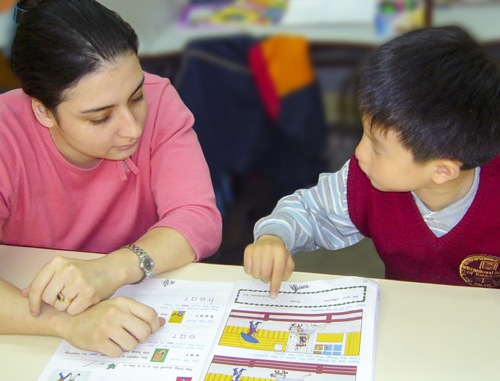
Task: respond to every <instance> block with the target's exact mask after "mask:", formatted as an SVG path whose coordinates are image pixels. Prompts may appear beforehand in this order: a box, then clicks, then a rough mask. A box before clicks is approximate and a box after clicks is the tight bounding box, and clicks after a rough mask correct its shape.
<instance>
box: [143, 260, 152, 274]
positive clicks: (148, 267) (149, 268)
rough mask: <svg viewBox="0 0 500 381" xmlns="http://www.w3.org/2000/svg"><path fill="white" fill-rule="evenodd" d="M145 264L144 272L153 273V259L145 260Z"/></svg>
mask: <svg viewBox="0 0 500 381" xmlns="http://www.w3.org/2000/svg"><path fill="white" fill-rule="evenodd" d="M143 264H144V270H146V271H152V270H153V268H154V265H155V264H154V262H153V259H152V258H150V257H148V258H145V259H144V262H143Z"/></svg>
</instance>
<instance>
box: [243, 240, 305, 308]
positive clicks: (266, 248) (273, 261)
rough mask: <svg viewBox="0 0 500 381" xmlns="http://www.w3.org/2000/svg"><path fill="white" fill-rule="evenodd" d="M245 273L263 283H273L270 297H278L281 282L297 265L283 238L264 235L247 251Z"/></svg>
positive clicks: (247, 248)
mask: <svg viewBox="0 0 500 381" xmlns="http://www.w3.org/2000/svg"><path fill="white" fill-rule="evenodd" d="M244 265H245V272H246V273H247V274H249V275H252V276H253V277H254V278H260V279H262V281H263V282H266V283H269V282H271V288H270V292H269V296H270V297H271V298H272V299H274V298H276V297H277V296H278V292H279V290H280V286H281V282H282V281H283V280H287V279H288V278H290V276H291V275H292V272H293V269H294V267H295V263H294V262H293V259H292V256H291V254H290V252H289V251H288V250H287V249H286V247H285V244H284V243H283V241H282V240H281V238H279V237H277V236H274V235H263V236H261V237H259V239H258V240H257V241H256V242H255V243H252V244H250V245H248V246H247V247H246V249H245V259H244Z"/></svg>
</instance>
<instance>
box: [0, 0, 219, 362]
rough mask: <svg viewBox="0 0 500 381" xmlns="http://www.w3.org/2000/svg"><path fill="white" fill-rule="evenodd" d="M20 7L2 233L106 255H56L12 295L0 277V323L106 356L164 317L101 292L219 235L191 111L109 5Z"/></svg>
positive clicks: (1, 114) (8, 104)
mask: <svg viewBox="0 0 500 381" xmlns="http://www.w3.org/2000/svg"><path fill="white" fill-rule="evenodd" d="M21 5H22V7H23V8H24V9H25V10H26V12H23V17H22V19H21V21H20V23H19V26H18V29H17V32H16V36H15V38H14V43H13V47H12V53H11V62H12V68H13V70H14V73H15V74H16V76H17V77H18V78H19V80H20V82H21V84H22V91H21V90H14V91H11V92H9V93H6V94H3V95H1V96H0V134H1V135H2V138H1V139H0V148H1V149H0V151H1V152H0V178H1V179H2V181H1V183H0V226H1V236H0V239H1V241H2V243H4V244H9V245H22V246H33V247H43V248H54V249H63V250H76V251H89V252H98V253H107V255H106V256H103V257H102V258H99V259H95V260H89V261H83V260H75V259H68V258H63V257H58V258H56V259H54V260H53V261H51V262H50V263H48V264H46V265H45V267H44V268H43V269H42V270H41V271H40V272H39V273H38V275H37V276H36V277H35V279H34V280H33V282H32V283H31V285H30V287H29V288H26V289H24V290H22V292H19V290H18V289H17V288H15V287H14V286H12V285H11V284H9V283H7V282H5V281H0V295H1V298H2V302H3V303H2V305H4V306H9V307H8V308H3V309H2V312H1V313H0V327H1V328H0V333H2V334H41V335H55V336H59V337H62V338H64V339H66V340H67V341H69V342H70V343H71V344H73V345H75V346H77V347H79V348H82V349H88V350H93V351H99V352H102V353H104V354H106V355H108V356H111V357H116V356H119V355H120V354H121V352H122V350H132V349H133V348H135V346H136V345H137V343H138V342H144V341H146V340H147V338H148V337H149V335H150V334H151V333H154V332H156V330H158V328H159V327H160V325H162V324H164V319H160V318H158V316H157V314H156V312H155V311H154V310H152V309H151V308H149V307H147V306H145V305H143V304H141V303H138V302H136V301H134V300H131V299H127V298H116V299H111V300H108V298H109V297H110V296H111V295H112V294H113V293H114V292H115V291H116V290H117V289H118V288H119V287H121V286H123V285H126V284H131V283H132V284H133V283H140V282H141V281H144V280H146V279H148V278H149V277H150V276H151V275H153V274H157V273H161V272H165V271H169V270H173V269H176V268H179V267H181V266H184V265H185V264H187V263H189V262H192V261H195V260H200V259H202V258H205V257H207V256H209V255H211V254H213V253H214V252H215V251H216V250H217V248H218V246H219V244H220V241H221V230H222V229H221V217H220V214H219V212H218V210H217V208H216V206H215V197H214V194H213V190H212V185H211V182H210V177H209V172H208V168H207V165H206V162H205V160H204V157H203V154H202V151H201V149H200V146H199V144H198V141H197V138H196V135H195V133H194V131H193V130H192V128H191V126H192V124H193V117H192V115H191V113H190V112H189V111H188V110H187V108H186V107H185V106H184V104H183V103H182V101H181V100H180V98H179V97H178V95H177V93H176V92H175V90H174V89H173V88H172V86H171V85H170V83H169V81H168V80H166V79H162V78H159V77H156V76H152V75H149V74H147V73H144V72H143V71H142V70H141V66H140V64H139V60H138V58H137V50H138V42H137V36H136V34H135V32H134V31H133V30H132V28H131V27H130V26H129V25H128V24H127V23H125V22H124V21H123V20H122V19H121V18H120V17H119V16H118V15H117V14H115V13H114V12H112V11H110V10H108V9H107V8H105V7H104V6H102V5H101V4H99V3H98V2H96V1H93V0H45V1H43V0H42V1H25V2H23V3H22V4H21ZM124 246H125V247H124ZM83 321H85V322H87V324H80V323H81V322H83ZM89 322H90V324H88V323H89Z"/></svg>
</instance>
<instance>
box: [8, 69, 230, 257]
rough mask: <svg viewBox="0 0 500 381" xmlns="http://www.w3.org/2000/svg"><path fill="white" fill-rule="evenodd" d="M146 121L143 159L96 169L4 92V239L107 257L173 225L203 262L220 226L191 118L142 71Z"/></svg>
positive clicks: (26, 104) (17, 93)
mask: <svg viewBox="0 0 500 381" xmlns="http://www.w3.org/2000/svg"><path fill="white" fill-rule="evenodd" d="M145 78H146V81H145V83H144V88H145V91H146V95H147V102H148V117H147V120H146V126H145V128H144V132H143V134H142V136H141V139H140V143H139V148H138V150H137V152H136V153H135V154H134V155H133V156H132V157H131V158H129V159H126V160H125V161H111V160H104V159H103V160H101V161H100V162H99V164H98V165H97V166H95V167H94V168H91V169H82V168H78V167H75V166H74V165H72V164H70V163H68V162H67V161H66V160H65V159H64V157H63V156H62V155H61V153H60V152H59V151H58V150H57V148H56V146H55V145H54V143H53V141H52V138H51V136H50V133H49V131H48V130H47V128H45V127H43V126H41V125H40V124H39V123H38V121H37V120H36V118H35V117H34V115H33V111H32V109H31V98H30V97H28V96H27V95H26V94H24V93H23V92H22V91H21V90H14V91H11V92H8V93H6V94H3V95H0V135H1V138H0V228H1V230H0V239H1V241H2V243H4V244H8V245H20V246H33V247H42V248H54V249H63V250H75V251H88V252H97V253H109V252H111V251H113V250H116V249H118V248H119V247H120V246H122V245H124V244H128V243H132V242H134V241H135V240H137V239H138V238H139V237H141V236H142V235H143V234H144V233H146V232H147V231H148V230H149V229H151V228H153V227H159V226H163V227H170V228H173V229H175V230H177V231H178V232H179V233H181V234H182V235H183V236H184V237H185V238H186V239H187V240H188V241H189V242H190V244H191V245H192V246H193V248H194V249H195V251H196V253H197V259H198V260H199V259H202V258H205V257H208V256H210V255H212V254H213V253H214V252H215V251H216V250H217V248H218V247H219V245H220V242H221V237H222V222H221V216H220V213H219V211H218V210H217V208H216V205H215V197H214V193H213V188H212V184H211V181H210V175H209V171H208V167H207V164H206V162H205V159H204V156H203V153H202V151H201V148H200V145H199V143H198V139H197V137H196V134H195V132H194V130H193V129H192V128H191V126H192V125H193V121H194V119H193V116H192V114H191V113H190V111H189V110H188V109H187V108H186V106H185V105H184V104H183V103H182V101H181V99H180V98H179V96H178V94H177V92H176V91H175V89H174V88H173V87H172V85H171V84H170V82H169V80H168V79H164V78H160V77H157V76H153V75H149V74H146V73H145Z"/></svg>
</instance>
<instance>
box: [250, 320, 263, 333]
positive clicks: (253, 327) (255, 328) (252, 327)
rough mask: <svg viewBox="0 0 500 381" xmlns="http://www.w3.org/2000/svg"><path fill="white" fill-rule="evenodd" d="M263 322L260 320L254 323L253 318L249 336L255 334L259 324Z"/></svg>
mask: <svg viewBox="0 0 500 381" xmlns="http://www.w3.org/2000/svg"><path fill="white" fill-rule="evenodd" d="M260 323H261V322H260V321H258V322H256V323H255V324H254V322H253V320H252V321H250V328H249V329H248V333H247V334H248V336H253V335H254V334H255V333H256V332H257V326H258V325H259V324H260Z"/></svg>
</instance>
